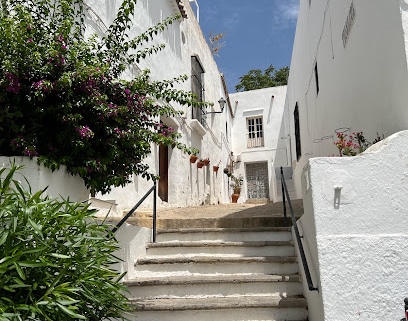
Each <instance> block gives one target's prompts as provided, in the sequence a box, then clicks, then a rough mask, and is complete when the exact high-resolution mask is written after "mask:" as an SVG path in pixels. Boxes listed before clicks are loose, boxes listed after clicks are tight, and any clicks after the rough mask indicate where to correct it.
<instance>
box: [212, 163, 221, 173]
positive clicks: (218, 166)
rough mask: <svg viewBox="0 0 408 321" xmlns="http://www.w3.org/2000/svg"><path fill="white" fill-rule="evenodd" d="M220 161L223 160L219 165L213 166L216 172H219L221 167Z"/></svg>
mask: <svg viewBox="0 0 408 321" xmlns="http://www.w3.org/2000/svg"><path fill="white" fill-rule="evenodd" d="M220 163H221V161H219V162H218V164H217V165H214V166H213V171H214V172H216V173H217V172H218V169H219V168H220Z"/></svg>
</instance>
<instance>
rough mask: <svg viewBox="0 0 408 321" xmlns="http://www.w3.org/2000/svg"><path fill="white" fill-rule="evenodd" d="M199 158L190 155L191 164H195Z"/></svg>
mask: <svg viewBox="0 0 408 321" xmlns="http://www.w3.org/2000/svg"><path fill="white" fill-rule="evenodd" d="M197 158H198V157H197V156H196V155H190V163H192V164H194V163H195V162H196V160H197Z"/></svg>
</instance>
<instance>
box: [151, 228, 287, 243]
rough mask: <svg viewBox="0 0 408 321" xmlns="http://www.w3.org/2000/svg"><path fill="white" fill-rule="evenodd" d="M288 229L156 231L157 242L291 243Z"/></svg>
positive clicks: (186, 229)
mask: <svg viewBox="0 0 408 321" xmlns="http://www.w3.org/2000/svg"><path fill="white" fill-rule="evenodd" d="M291 240H292V233H291V228H290V227H257V228H200V229H190V228H185V229H179V228H177V229H167V230H158V231H157V242H170V241H174V242H178V241H179V242H182V241H219V242H251V241H255V242H256V241H291Z"/></svg>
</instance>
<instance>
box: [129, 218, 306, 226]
mask: <svg viewBox="0 0 408 321" xmlns="http://www.w3.org/2000/svg"><path fill="white" fill-rule="evenodd" d="M299 217H300V216H298V217H297V218H299ZM132 222H134V223H133V224H136V225H139V226H145V227H151V226H152V219H151V218H134V219H133V220H132ZM287 224H289V225H292V223H291V220H290V218H289V219H288V220H287V221H285V219H284V217H283V215H280V216H258V217H217V218H191V219H189V218H180V219H179V218H160V217H159V218H158V219H157V228H158V229H166V230H167V229H177V228H181V229H188V228H251V227H265V226H275V227H284V226H287Z"/></svg>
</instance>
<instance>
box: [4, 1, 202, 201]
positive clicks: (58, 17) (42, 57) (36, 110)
mask: <svg viewBox="0 0 408 321" xmlns="http://www.w3.org/2000/svg"><path fill="white" fill-rule="evenodd" d="M135 3H136V0H124V1H123V2H122V5H121V7H120V8H119V11H118V14H117V17H116V19H115V20H114V22H113V24H112V25H111V26H109V27H108V30H107V32H106V36H105V37H103V38H102V39H99V38H97V37H96V36H94V37H90V38H89V39H86V38H85V36H84V30H85V27H86V26H85V22H84V21H85V13H84V12H85V8H84V0H59V1H54V0H4V1H2V2H1V6H0V10H1V12H0V35H1V36H0V48H1V51H0V106H1V108H0V123H1V127H0V153H1V154H2V155H7V156H11V155H26V156H38V157H39V161H40V162H42V163H44V165H45V166H47V167H49V168H51V169H55V168H58V166H59V165H60V164H64V165H66V167H67V170H68V171H69V172H70V173H72V174H78V175H79V176H81V177H82V178H83V179H84V181H85V184H86V185H87V187H88V188H90V189H91V192H92V193H95V192H102V193H106V192H109V191H110V189H111V186H123V185H125V184H126V183H128V182H129V179H130V177H131V175H132V174H137V175H142V176H143V177H147V178H154V175H153V174H152V173H149V171H148V165H147V164H146V163H144V162H143V160H144V159H145V158H146V156H147V155H149V154H150V152H151V144H152V143H155V144H164V145H168V146H171V147H172V148H174V147H177V148H179V149H181V150H183V151H184V152H187V153H190V152H191V150H190V148H188V147H187V146H186V145H185V144H182V143H180V142H179V138H180V134H179V133H177V132H175V131H174V130H173V129H172V128H169V127H167V126H165V125H164V124H162V123H161V122H160V117H161V116H174V115H179V114H180V112H179V111H177V110H176V109H175V108H173V107H172V105H170V102H175V103H176V104H181V105H190V106H191V105H194V106H197V105H199V104H200V103H199V102H198V101H197V99H195V97H194V95H193V94H192V93H190V92H184V91H181V90H177V89H175V88H174V85H175V84H176V83H179V82H182V81H185V80H186V79H187V77H186V76H181V77H178V78H175V79H172V80H164V81H152V80H151V79H150V77H149V71H148V70H146V71H144V72H142V73H141V74H140V75H139V76H137V77H136V78H134V79H131V80H128V81H125V80H123V79H121V78H122V77H121V75H122V74H123V72H124V71H125V70H126V68H128V67H129V66H132V65H133V64H135V63H137V62H139V61H140V60H141V59H143V58H145V57H146V56H147V55H150V54H153V53H156V52H158V51H160V50H162V49H163V48H164V45H152V46H148V44H147V43H148V42H149V41H151V40H152V39H153V37H154V36H155V35H156V34H157V33H159V32H162V31H163V30H165V29H166V28H167V26H168V25H170V24H172V23H174V21H176V20H177V19H178V18H179V16H172V17H169V18H168V19H165V20H164V21H163V22H161V23H159V24H157V25H156V26H153V27H151V28H150V29H148V30H147V31H146V32H145V33H142V34H141V35H139V36H137V37H136V38H134V39H129V37H128V35H127V34H128V29H130V28H131V25H132V18H133V16H134V10H135ZM158 100H160V101H161V102H162V103H161V104H158V103H157V101H158Z"/></svg>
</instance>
